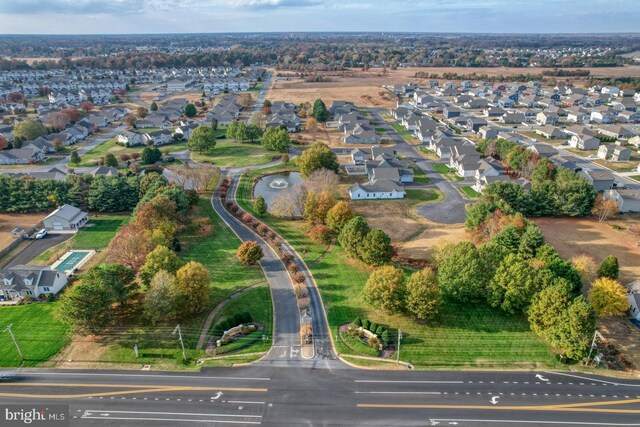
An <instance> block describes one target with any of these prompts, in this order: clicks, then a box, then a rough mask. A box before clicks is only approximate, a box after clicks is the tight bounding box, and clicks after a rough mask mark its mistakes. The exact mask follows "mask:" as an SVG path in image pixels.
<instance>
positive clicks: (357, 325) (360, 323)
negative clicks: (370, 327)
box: [353, 317, 362, 328]
mask: <svg viewBox="0 0 640 427" xmlns="http://www.w3.org/2000/svg"><path fill="white" fill-rule="evenodd" d="M353 325H354V326H355V327H356V328H359V327H361V326H362V319H360V317H356V319H355V320H354V321H353Z"/></svg>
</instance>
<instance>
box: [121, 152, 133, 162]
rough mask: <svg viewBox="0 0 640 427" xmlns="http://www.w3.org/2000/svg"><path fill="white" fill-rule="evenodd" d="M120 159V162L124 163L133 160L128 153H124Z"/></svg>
mask: <svg viewBox="0 0 640 427" xmlns="http://www.w3.org/2000/svg"><path fill="white" fill-rule="evenodd" d="M119 157H120V160H122V161H123V162H126V161H127V160H129V159H131V156H129V155H128V154H126V153H122V154H120V156H119Z"/></svg>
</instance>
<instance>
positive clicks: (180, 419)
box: [81, 416, 262, 424]
mask: <svg viewBox="0 0 640 427" xmlns="http://www.w3.org/2000/svg"><path fill="white" fill-rule="evenodd" d="M81 418H83V419H85V420H105V419H107V420H119V421H175V422H182V423H207V424H211V423H223V424H262V422H260V421H236V420H215V419H210V420H194V419H187V418H149V417H146V418H134V417H108V418H106V417H90V416H84V417H81Z"/></svg>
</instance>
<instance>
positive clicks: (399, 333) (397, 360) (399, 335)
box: [396, 329, 402, 363]
mask: <svg viewBox="0 0 640 427" xmlns="http://www.w3.org/2000/svg"><path fill="white" fill-rule="evenodd" d="M401 339H402V330H400V329H398V355H397V359H396V363H400V340H401Z"/></svg>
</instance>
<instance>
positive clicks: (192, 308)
mask: <svg viewBox="0 0 640 427" xmlns="http://www.w3.org/2000/svg"><path fill="white" fill-rule="evenodd" d="M176 278H177V279H178V287H179V288H180V292H181V293H182V294H183V295H184V299H185V307H186V312H187V313H190V314H195V313H200V312H201V311H202V309H203V308H204V307H206V306H207V304H208V302H209V297H210V295H211V286H210V282H211V278H210V276H209V271H207V269H206V268H204V266H203V265H202V264H200V263H199V262H196V261H189V262H188V263H187V264H185V265H184V266H182V267H180V269H179V270H178V271H177V273H176Z"/></svg>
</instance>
